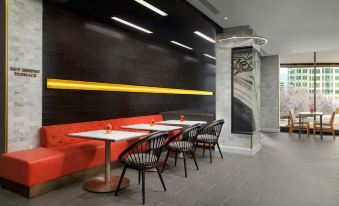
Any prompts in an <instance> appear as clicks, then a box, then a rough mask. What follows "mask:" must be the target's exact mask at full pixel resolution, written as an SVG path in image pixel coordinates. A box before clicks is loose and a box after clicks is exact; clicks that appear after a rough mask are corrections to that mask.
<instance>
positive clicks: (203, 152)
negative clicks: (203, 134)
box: [202, 143, 205, 157]
mask: <svg viewBox="0 0 339 206" xmlns="http://www.w3.org/2000/svg"><path fill="white" fill-rule="evenodd" d="M202 156H203V157H205V143H204V146H203V149H202Z"/></svg>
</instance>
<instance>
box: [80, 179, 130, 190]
mask: <svg viewBox="0 0 339 206" xmlns="http://www.w3.org/2000/svg"><path fill="white" fill-rule="evenodd" d="M119 180H120V176H111V182H109V183H105V179H104V178H103V177H96V178H93V179H91V180H89V181H87V182H86V183H85V185H84V188H85V190H87V191H90V192H98V193H104V192H114V191H116V190H117V187H118V184H119ZM128 185H129V179H128V178H126V177H124V178H123V179H122V182H121V185H120V190H123V189H125V188H126V187H128Z"/></svg>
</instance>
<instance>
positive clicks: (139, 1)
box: [134, 0, 168, 16]
mask: <svg viewBox="0 0 339 206" xmlns="http://www.w3.org/2000/svg"><path fill="white" fill-rule="evenodd" d="M134 1H136V2H138V3H139V4H141V5H143V6H145V7H147V8H149V9H151V10H152V11H154V12H156V13H158V14H160V15H161V16H167V15H168V14H166V13H165V12H163V11H161V10H160V9H158V8H157V7H155V6H153V5H151V4H149V3H147V2H146V1H143V0H134Z"/></svg>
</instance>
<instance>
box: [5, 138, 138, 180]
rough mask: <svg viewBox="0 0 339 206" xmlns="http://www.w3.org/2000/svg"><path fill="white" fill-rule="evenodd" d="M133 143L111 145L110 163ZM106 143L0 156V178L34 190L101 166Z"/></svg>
mask: <svg viewBox="0 0 339 206" xmlns="http://www.w3.org/2000/svg"><path fill="white" fill-rule="evenodd" d="M135 141H137V139H136V140H130V141H121V142H115V143H112V144H111V151H112V152H111V160H112V161H114V160H117V158H118V156H119V155H120V153H121V152H122V151H123V150H124V149H125V148H126V147H127V146H128V145H130V144H132V143H133V142H135ZM104 161H105V143H104V142H103V141H97V140H89V141H84V142H78V143H74V144H68V145H64V146H60V147H53V148H44V147H38V148H34V149H29V150H23V151H18V152H11V153H8V154H4V155H1V156H0V165H1V169H0V177H2V178H5V179H8V180H12V181H14V182H17V183H19V184H22V185H26V186H34V185H38V184H40V183H43V182H47V181H50V180H53V179H56V178H59V177H62V176H65V175H69V174H72V173H74V172H77V171H80V170H83V169H87V168H91V167H94V166H98V165H102V164H104Z"/></svg>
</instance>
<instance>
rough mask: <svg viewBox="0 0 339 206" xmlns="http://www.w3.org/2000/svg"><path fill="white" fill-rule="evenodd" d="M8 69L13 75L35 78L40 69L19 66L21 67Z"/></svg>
mask: <svg viewBox="0 0 339 206" xmlns="http://www.w3.org/2000/svg"><path fill="white" fill-rule="evenodd" d="M9 70H10V71H12V72H13V73H14V75H15V76H19V77H31V78H36V77H37V75H38V74H39V73H40V70H37V69H28V68H21V67H10V68H9Z"/></svg>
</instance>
